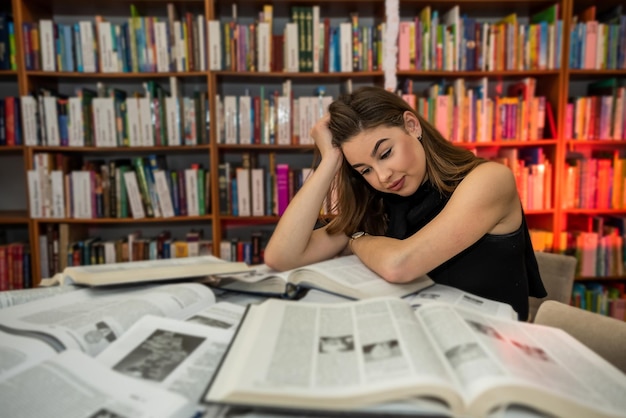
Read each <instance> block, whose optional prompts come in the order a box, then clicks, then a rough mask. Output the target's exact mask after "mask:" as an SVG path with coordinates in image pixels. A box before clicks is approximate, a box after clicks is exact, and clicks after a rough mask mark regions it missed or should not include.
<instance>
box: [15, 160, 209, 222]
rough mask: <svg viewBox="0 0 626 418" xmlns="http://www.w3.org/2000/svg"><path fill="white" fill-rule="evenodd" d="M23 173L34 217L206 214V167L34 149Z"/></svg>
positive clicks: (207, 186)
mask: <svg viewBox="0 0 626 418" xmlns="http://www.w3.org/2000/svg"><path fill="white" fill-rule="evenodd" d="M33 167H34V168H33V170H29V171H28V173H27V178H28V190H29V207H30V213H31V217H33V218H44V219H46V218H78V219H94V218H129V217H132V218H135V219H141V218H146V217H148V218H152V217H164V218H168V217H174V216H202V215H206V214H208V213H210V208H211V206H210V201H211V199H210V181H209V176H210V173H209V170H207V169H205V168H203V167H202V165H201V164H192V165H191V167H190V168H186V169H180V170H168V169H167V168H166V167H165V163H164V159H163V158H162V157H159V156H156V155H154V154H151V155H149V156H147V157H132V158H128V159H117V160H115V159H112V160H109V161H103V160H94V161H86V162H84V163H82V164H76V162H73V161H70V160H68V158H67V157H65V156H64V155H62V154H54V155H53V154H49V153H37V154H35V156H34V163H33Z"/></svg>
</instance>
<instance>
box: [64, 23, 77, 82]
mask: <svg viewBox="0 0 626 418" xmlns="http://www.w3.org/2000/svg"><path fill="white" fill-rule="evenodd" d="M62 28H63V60H64V67H65V68H64V69H65V71H72V72H73V71H76V68H75V67H74V35H73V33H72V26H71V25H62Z"/></svg>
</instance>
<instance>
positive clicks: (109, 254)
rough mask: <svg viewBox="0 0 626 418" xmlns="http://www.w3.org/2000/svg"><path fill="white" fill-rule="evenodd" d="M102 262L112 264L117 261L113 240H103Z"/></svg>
mask: <svg viewBox="0 0 626 418" xmlns="http://www.w3.org/2000/svg"><path fill="white" fill-rule="evenodd" d="M103 244H104V264H113V263H116V262H117V257H116V254H115V253H116V252H115V243H114V242H113V241H105V242H104V243H103Z"/></svg>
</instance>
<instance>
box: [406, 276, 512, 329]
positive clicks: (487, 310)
mask: <svg viewBox="0 0 626 418" xmlns="http://www.w3.org/2000/svg"><path fill="white" fill-rule="evenodd" d="M407 300H408V301H409V303H410V304H411V306H413V308H418V307H419V306H421V305H424V304H428V303H431V302H433V301H436V302H445V303H448V304H450V305H455V306H460V307H463V308H469V309H476V310H478V311H479V312H481V313H483V314H486V315H493V316H499V317H502V318H508V319H513V320H517V312H515V310H514V309H513V307H512V306H511V305H509V304H507V303H503V302H497V301H495V300H491V299H487V298H483V297H481V296H476V295H474V294H472V293H469V292H465V291H463V290H460V289H457V288H455V287H452V286H446V285H444V284H439V283H435V284H434V285H432V286H430V287H429V288H427V289H424V290H422V291H420V292H418V293H416V294H414V295H411V296H409V297H408V298H407Z"/></svg>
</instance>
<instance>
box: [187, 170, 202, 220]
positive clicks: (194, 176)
mask: <svg viewBox="0 0 626 418" xmlns="http://www.w3.org/2000/svg"><path fill="white" fill-rule="evenodd" d="M185 194H186V198H187V215H188V216H198V215H199V214H200V200H199V198H198V170H195V169H193V168H187V169H185Z"/></svg>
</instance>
